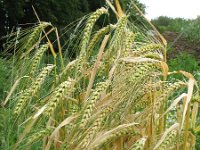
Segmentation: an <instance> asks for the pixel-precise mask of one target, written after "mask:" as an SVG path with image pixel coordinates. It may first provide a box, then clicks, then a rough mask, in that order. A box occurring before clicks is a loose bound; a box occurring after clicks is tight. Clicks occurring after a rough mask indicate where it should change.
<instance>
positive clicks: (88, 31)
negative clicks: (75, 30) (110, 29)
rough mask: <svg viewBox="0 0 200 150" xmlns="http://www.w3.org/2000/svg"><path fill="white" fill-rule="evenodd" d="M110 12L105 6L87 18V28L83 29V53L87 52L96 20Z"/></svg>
mask: <svg viewBox="0 0 200 150" xmlns="http://www.w3.org/2000/svg"><path fill="white" fill-rule="evenodd" d="M106 13H108V10H107V9H105V8H104V7H102V8H100V9H98V10H97V11H96V12H94V13H93V14H92V15H91V16H90V17H89V18H88V20H87V23H86V26H85V29H84V30H83V38H82V41H81V51H80V53H81V55H82V54H84V53H86V49H87V46H88V43H89V40H90V35H91V32H92V29H93V26H94V24H95V22H96V21H97V19H98V18H99V17H100V16H101V15H103V14H106Z"/></svg>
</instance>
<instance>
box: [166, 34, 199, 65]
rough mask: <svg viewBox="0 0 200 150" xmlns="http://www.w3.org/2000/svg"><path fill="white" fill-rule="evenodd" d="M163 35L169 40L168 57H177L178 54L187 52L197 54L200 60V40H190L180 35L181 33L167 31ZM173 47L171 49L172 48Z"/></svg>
mask: <svg viewBox="0 0 200 150" xmlns="http://www.w3.org/2000/svg"><path fill="white" fill-rule="evenodd" d="M163 36H164V37H165V39H166V40H167V42H168V45H169V47H172V48H169V50H168V52H167V58H168V59H172V58H175V57H176V56H177V55H178V54H180V53H183V52H187V53H190V54H192V55H194V56H195V58H196V59H197V60H199V61H200V42H195V41H189V40H188V39H186V38H184V37H183V36H181V35H180V33H176V32H170V31H167V32H165V33H163ZM170 49H171V50H170Z"/></svg>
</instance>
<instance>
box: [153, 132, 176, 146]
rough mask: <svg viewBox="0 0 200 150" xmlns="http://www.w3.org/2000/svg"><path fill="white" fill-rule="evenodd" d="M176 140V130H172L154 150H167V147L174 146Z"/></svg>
mask: <svg viewBox="0 0 200 150" xmlns="http://www.w3.org/2000/svg"><path fill="white" fill-rule="evenodd" d="M176 140H177V130H172V131H171V132H170V133H169V134H168V135H167V137H166V138H165V139H164V141H163V142H162V144H160V146H159V147H158V148H156V149H154V150H167V149H168V148H169V147H171V146H173V145H174V144H176Z"/></svg>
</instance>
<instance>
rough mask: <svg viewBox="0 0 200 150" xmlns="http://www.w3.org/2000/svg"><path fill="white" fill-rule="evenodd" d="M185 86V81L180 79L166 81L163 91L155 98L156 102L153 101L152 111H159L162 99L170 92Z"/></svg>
mask: <svg viewBox="0 0 200 150" xmlns="http://www.w3.org/2000/svg"><path fill="white" fill-rule="evenodd" d="M182 87H186V83H185V82H182V81H178V82H174V83H168V84H167V85H166V86H165V88H164V91H163V93H162V94H161V95H160V98H157V100H156V102H155V103H154V106H153V107H154V111H159V109H160V107H161V105H162V103H163V102H164V100H166V99H167V98H168V97H169V96H170V94H172V93H174V91H176V90H178V89H180V88H182Z"/></svg>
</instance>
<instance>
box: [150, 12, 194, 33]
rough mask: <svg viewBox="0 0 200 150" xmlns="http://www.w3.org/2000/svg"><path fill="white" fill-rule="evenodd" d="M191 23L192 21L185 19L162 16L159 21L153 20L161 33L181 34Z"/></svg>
mask: <svg viewBox="0 0 200 150" xmlns="http://www.w3.org/2000/svg"><path fill="white" fill-rule="evenodd" d="M190 22H191V20H186V19H183V18H170V17H166V16H160V17H158V18H157V19H154V20H152V23H153V24H154V25H155V26H156V27H157V28H158V30H159V31H160V32H161V33H163V32H165V31H173V32H181V31H183V30H185V29H186V28H187V27H188V25H189V24H190Z"/></svg>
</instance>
